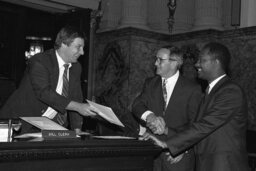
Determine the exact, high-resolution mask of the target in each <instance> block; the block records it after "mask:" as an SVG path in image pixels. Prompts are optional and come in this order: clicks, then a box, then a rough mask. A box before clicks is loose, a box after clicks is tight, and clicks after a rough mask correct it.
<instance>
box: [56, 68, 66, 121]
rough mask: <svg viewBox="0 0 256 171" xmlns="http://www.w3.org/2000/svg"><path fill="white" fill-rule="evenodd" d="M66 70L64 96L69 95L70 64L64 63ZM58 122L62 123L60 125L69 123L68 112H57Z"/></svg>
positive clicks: (63, 87) (64, 74)
mask: <svg viewBox="0 0 256 171" xmlns="http://www.w3.org/2000/svg"><path fill="white" fill-rule="evenodd" d="M63 66H64V68H65V70H64V73H63V77H62V79H63V86H62V93H61V95H63V96H64V97H68V66H69V64H64V65H63ZM57 122H58V123H59V124H60V125H64V124H67V123H66V122H67V112H65V113H64V114H62V113H58V114H57Z"/></svg>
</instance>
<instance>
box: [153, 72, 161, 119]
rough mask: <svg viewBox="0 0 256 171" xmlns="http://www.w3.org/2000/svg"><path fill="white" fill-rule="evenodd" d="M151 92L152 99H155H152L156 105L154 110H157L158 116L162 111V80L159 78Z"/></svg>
mask: <svg viewBox="0 0 256 171" xmlns="http://www.w3.org/2000/svg"><path fill="white" fill-rule="evenodd" d="M152 92H154V97H155V98H156V99H158V100H156V99H154V101H155V102H156V103H157V104H155V105H156V108H157V110H158V113H159V114H162V113H163V110H164V97H163V89H162V79H161V77H160V76H159V77H158V78H157V80H156V82H155V84H154V86H153V89H152Z"/></svg>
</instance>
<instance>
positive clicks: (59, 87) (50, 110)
mask: <svg viewBox="0 0 256 171" xmlns="http://www.w3.org/2000/svg"><path fill="white" fill-rule="evenodd" d="M55 53H56V56H57V61H58V65H59V78H58V83H57V87H56V92H57V93H58V94H62V86H63V78H62V77H63V73H64V70H65V67H64V64H65V62H64V61H63V59H62V58H61V57H60V56H59V54H58V52H57V51H55ZM71 66H72V64H71V63H69V66H68V68H70V67H71ZM67 76H68V79H69V69H68V73H67ZM57 113H58V112H57V111H56V110H54V109H53V108H51V107H50V106H49V107H48V108H47V110H46V111H45V112H44V113H43V115H42V116H46V117H48V118H49V119H53V118H54V117H55V116H56V114H57Z"/></svg>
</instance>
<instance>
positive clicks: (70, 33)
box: [54, 25, 87, 49]
mask: <svg viewBox="0 0 256 171" xmlns="http://www.w3.org/2000/svg"><path fill="white" fill-rule="evenodd" d="M75 38H82V39H84V41H86V40H87V38H86V36H85V34H84V33H83V32H81V31H80V30H78V29H77V28H76V27H74V26H69V25H67V26H65V27H63V28H62V29H61V30H60V31H59V32H58V34H57V36H56V40H55V44H54V48H55V49H59V48H60V47H61V44H62V43H63V44H65V45H67V46H69V45H70V44H71V43H72V42H73V41H74V39H75Z"/></svg>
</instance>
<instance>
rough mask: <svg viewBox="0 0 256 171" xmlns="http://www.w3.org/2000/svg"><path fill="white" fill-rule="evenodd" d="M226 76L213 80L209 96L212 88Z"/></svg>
mask: <svg viewBox="0 0 256 171" xmlns="http://www.w3.org/2000/svg"><path fill="white" fill-rule="evenodd" d="M225 76H226V74H223V75H221V76H219V77H218V78H216V79H215V80H213V81H212V82H211V83H210V84H209V92H208V94H209V93H210V92H211V90H212V88H213V87H214V86H215V85H216V84H217V83H218V82H219V81H220V80H221V79H222V78H223V77H225Z"/></svg>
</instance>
